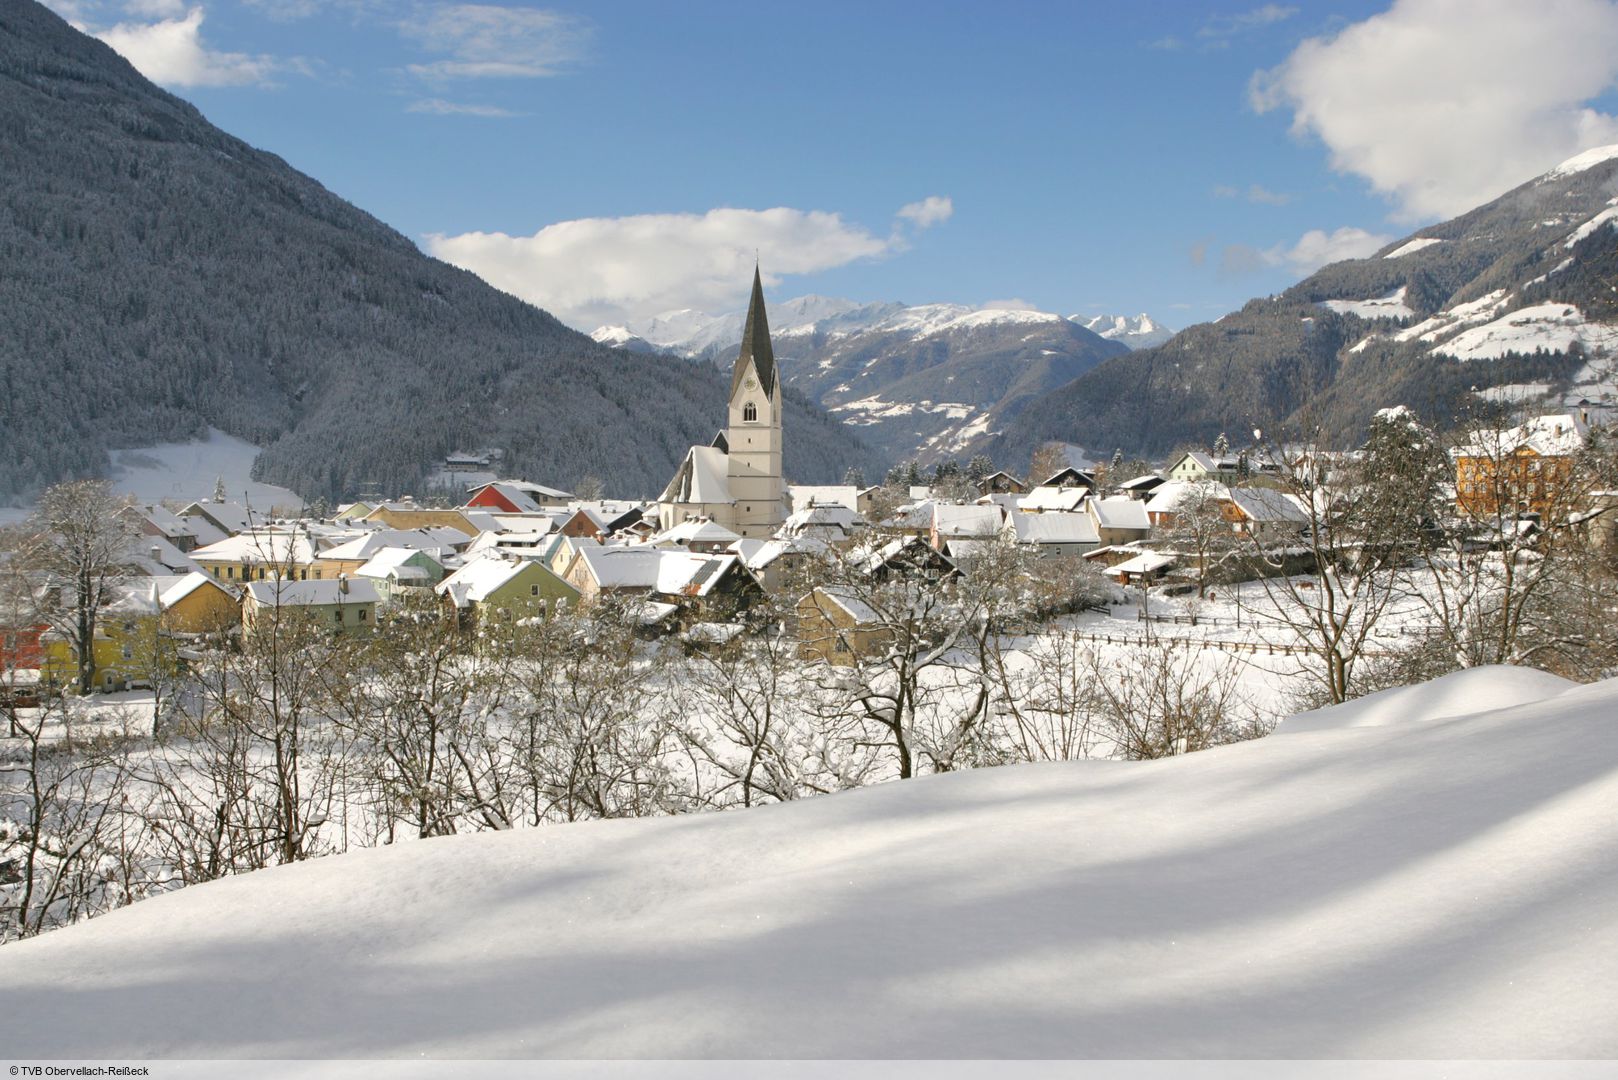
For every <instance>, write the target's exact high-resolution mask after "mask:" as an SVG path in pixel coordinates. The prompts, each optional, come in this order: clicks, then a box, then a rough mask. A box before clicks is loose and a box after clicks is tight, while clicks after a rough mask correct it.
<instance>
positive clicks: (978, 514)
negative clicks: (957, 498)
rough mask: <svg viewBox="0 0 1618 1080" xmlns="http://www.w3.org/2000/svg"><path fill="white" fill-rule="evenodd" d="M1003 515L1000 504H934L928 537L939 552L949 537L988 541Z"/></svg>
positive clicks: (994, 532) (1002, 520)
mask: <svg viewBox="0 0 1618 1080" xmlns="http://www.w3.org/2000/svg"><path fill="white" fill-rule="evenodd" d="M1004 517H1005V514H1004V512H1003V511H1002V510H1001V509H1000V507H998V506H994V505H989V506H980V505H977V504H973V505H971V506H956V505H954V504H951V503H935V504H933V522H932V529H931V530H930V532H929V534H928V540H929V541H930V542H931V544H932V546H933V547H934V548H935V549H937V550H939V551H942V550H943V549H944V545H945V544H947V543H949V542H950V541H951V540H988V539H990V538H991V537H993V536H994V535H995V534H996V533H998V532H999V531H1000V527H1001V525H1002V524H1003V523H1004Z"/></svg>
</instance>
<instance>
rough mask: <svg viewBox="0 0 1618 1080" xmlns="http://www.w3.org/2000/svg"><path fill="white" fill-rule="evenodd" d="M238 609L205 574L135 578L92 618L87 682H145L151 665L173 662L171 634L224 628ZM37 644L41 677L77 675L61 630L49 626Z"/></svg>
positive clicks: (117, 685)
mask: <svg viewBox="0 0 1618 1080" xmlns="http://www.w3.org/2000/svg"><path fill="white" fill-rule="evenodd" d="M240 615H241V612H240V608H239V607H238V606H237V599H236V594H235V592H234V590H232V589H230V588H229V587H227V586H223V585H220V584H219V583H218V582H215V581H213V580H212V579H211V578H209V577H208V576H207V575H205V574H199V573H190V574H185V575H182V576H178V577H155V578H145V579H141V580H139V581H138V582H137V583H135V584H133V585H131V586H129V587H128V588H127V589H126V590H125V591H124V594H123V595H122V596H120V597H119V598H118V599H117V600H116V601H114V602H113V603H111V604H108V605H107V606H106V608H104V609H103V610H102V611H101V612H100V613H99V614H98V616H97V618H96V635H95V646H94V649H93V652H94V661H93V662H94V668H93V674H92V676H91V684H92V685H93V686H94V687H95V689H97V690H103V691H106V690H126V689H128V688H130V687H132V686H144V685H149V684H150V682H151V677H152V675H153V674H154V673H155V672H156V671H158V670H159V669H161V668H169V667H172V666H173V665H174V664H175V663H176V657H175V656H174V649H175V642H176V639H178V638H181V637H188V636H192V635H196V634H208V633H217V632H219V631H223V630H228V629H230V628H231V627H233V626H235V625H236V624H237V622H239V621H240ZM41 646H42V649H43V656H42V658H41V661H40V674H41V676H42V677H43V678H45V679H46V680H47V681H54V682H56V683H57V685H60V686H67V685H69V684H70V683H72V682H73V681H74V680H76V679H77V678H78V672H79V664H78V651H77V650H76V649H75V648H74V647H73V643H72V642H71V641H70V640H69V639H68V637H67V635H65V634H63V633H61V632H60V631H57V630H53V631H50V632H48V633H46V634H45V635H44V636H43V637H42V638H41Z"/></svg>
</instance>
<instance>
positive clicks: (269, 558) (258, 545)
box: [191, 529, 315, 566]
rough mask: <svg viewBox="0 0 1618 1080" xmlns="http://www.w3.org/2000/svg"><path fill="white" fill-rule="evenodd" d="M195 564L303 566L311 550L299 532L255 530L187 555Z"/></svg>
mask: <svg viewBox="0 0 1618 1080" xmlns="http://www.w3.org/2000/svg"><path fill="white" fill-rule="evenodd" d="M191 558H193V559H195V560H197V561H199V562H200V561H203V560H207V561H210V562H242V563H261V564H264V565H266V566H269V565H274V566H284V565H286V564H288V563H293V564H300V565H307V564H308V563H311V562H313V561H314V559H315V546H314V544H313V543H311V542H310V540H309V537H308V536H307V535H306V534H305V533H303V532H296V533H294V532H286V531H284V530H281V529H258V530H255V531H253V532H245V533H240V534H238V535H236V536H231V537H226V538H225V539H224V540H221V541H219V542H218V543H217V544H209V545H208V546H207V547H200V548H197V549H196V550H194V551H192V552H191Z"/></svg>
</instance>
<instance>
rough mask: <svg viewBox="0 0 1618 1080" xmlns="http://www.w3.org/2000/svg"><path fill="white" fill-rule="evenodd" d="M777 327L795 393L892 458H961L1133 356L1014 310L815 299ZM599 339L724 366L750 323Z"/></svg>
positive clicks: (697, 319)
mask: <svg viewBox="0 0 1618 1080" xmlns="http://www.w3.org/2000/svg"><path fill="white" fill-rule="evenodd" d="M1143 318H1144V316H1143ZM770 320H771V321H770V326H771V328H772V330H773V333H774V336H775V345H776V355H777V358H778V360H779V361H780V366H781V372H782V377H783V378H784V380H785V381H786V383H787V385H788V386H791V387H794V388H796V389H798V390H801V391H803V392H804V393H805V394H806V395H807V396H808V397H809V398H810V399H811V400H813V401H815V402H817V403H819V404H820V405H821V406H823V407H825V408H827V409H829V410H830V411H831V412H832V414H833V415H835V416H838V417H840V418H841V419H842V420H843V421H844V423H845V424H847V425H849V426H850V427H851V428H854V429H857V430H858V431H859V433H860V436H861V438H862V439H863V440H864V441H865V442H867V443H869V444H870V445H871V446H873V447H874V448H876V449H877V450H878V451H880V452H881V453H882V454H883V455H884V456H885V457H886V458H887V459H888V460H889V461H895V460H904V459H908V458H920V459H921V460H923V461H924V462H925V461H931V460H933V459H936V458H941V457H952V456H955V455H957V454H959V453H960V452H961V451H962V450H963V449H964V448H965V447H966V446H967V445H969V444H970V443H971V442H972V441H973V440H974V439H975V438H976V437H977V436H979V435H980V434H981V433H982V432H984V431H987V430H990V429H991V428H995V427H998V426H1000V425H1002V424H1004V423H1005V422H1006V421H1008V420H1009V419H1010V418H1012V417H1014V416H1016V415H1017V413H1018V412H1019V411H1020V410H1021V409H1022V408H1023V407H1024V406H1025V405H1027V403H1028V402H1030V401H1033V400H1036V399H1038V398H1039V397H1041V396H1042V395H1044V394H1046V393H1048V392H1049V391H1051V390H1054V389H1055V388H1057V387H1058V386H1061V385H1063V384H1064V383H1066V382H1068V381H1069V380H1071V379H1073V378H1074V377H1076V376H1078V375H1080V374H1082V373H1083V372H1085V371H1088V370H1090V369H1091V368H1092V367H1094V366H1095V365H1096V364H1098V363H1100V362H1101V361H1102V360H1104V359H1106V358H1107V357H1110V356H1117V355H1121V354H1123V353H1124V352H1126V351H1127V350H1128V348H1129V346H1128V344H1127V343H1126V342H1123V341H1112V340H1108V339H1105V338H1103V337H1101V336H1100V335H1098V334H1095V333H1093V332H1091V331H1090V330H1088V329H1086V328H1084V327H1082V326H1079V325H1077V324H1075V323H1074V322H1073V321H1071V320H1067V319H1063V318H1062V317H1061V316H1059V315H1054V314H1050V313H1048V312H1038V311H1024V310H1020V309H1012V308H1004V309H987V310H983V309H977V308H971V307H966V306H963V305H960V304H921V305H914V306H912V305H906V304H898V303H877V304H860V303H857V302H855V301H852V300H840V299H836V298H832V297H824V296H803V297H798V298H797V299H793V300H785V301H781V302H779V303H778V304H776V305H775V307H774V308H773V309H772V310H771V312H770ZM1148 322H1149V320H1148ZM1153 325H1154V326H1155V324H1153ZM592 336H594V337H595V338H596V340H598V341H607V342H609V343H611V344H614V345H615V346H617V347H620V348H626V349H636V348H644V346H643V345H642V344H641V343H642V342H645V343H650V344H651V345H653V346H655V347H659V348H663V349H666V350H668V351H672V352H676V353H678V354H680V355H684V356H691V357H696V358H700V359H708V360H712V361H714V362H717V363H724V362H725V361H726V359H727V358H728V357H730V356H732V355H734V353H735V349H736V344H737V342H739V341H740V339H741V321H740V316H739V315H736V314H727V315H720V316H708V315H704V314H703V313H701V312H697V311H675V312H669V313H667V314H664V315H660V316H658V317H656V318H654V319H650V320H647V321H646V322H645V323H642V324H639V325H637V326H635V327H601V328H600V329H598V330H597V331H596V332H595V334H594V335H592Z"/></svg>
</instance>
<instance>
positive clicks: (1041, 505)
mask: <svg viewBox="0 0 1618 1080" xmlns="http://www.w3.org/2000/svg"><path fill="white" fill-rule="evenodd" d="M1089 496H1090V489H1089V488H1086V487H1066V488H1064V487H1052V486H1050V485H1047V484H1041V485H1040V486H1039V487H1037V488H1035V489H1034V490H1032V491H1030V492H1029V493H1028V494H1026V495H1023V496H1020V497H1019V498H1018V499H1017V506H1018V507H1019V508H1021V509H1023V510H1077V509H1078V508H1079V507H1081V506H1083V505H1084V500H1085V499H1087V498H1089Z"/></svg>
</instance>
